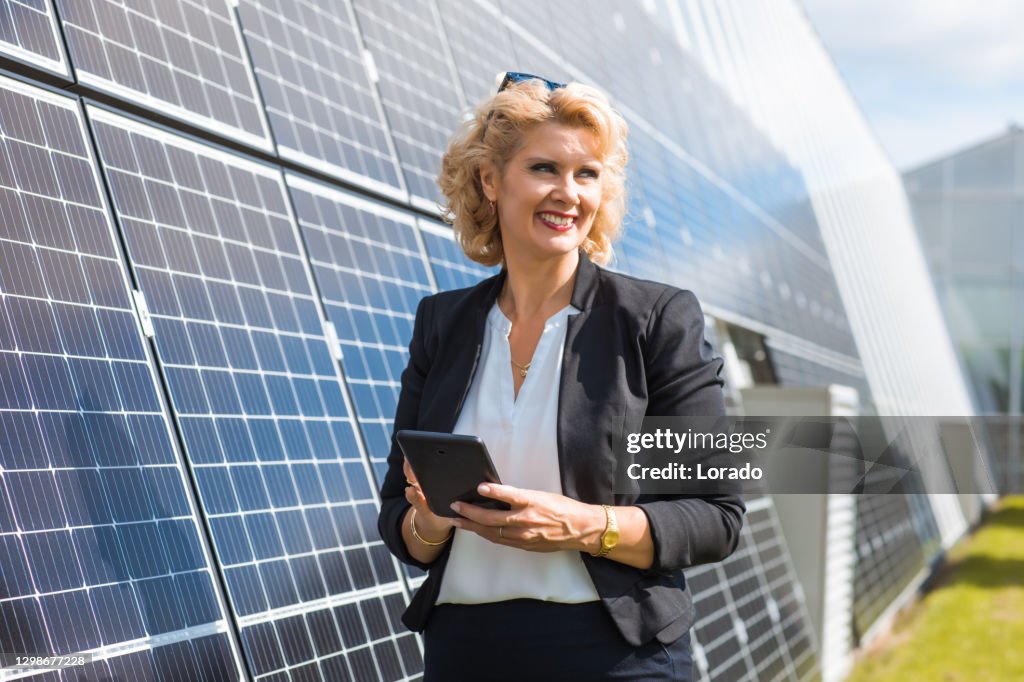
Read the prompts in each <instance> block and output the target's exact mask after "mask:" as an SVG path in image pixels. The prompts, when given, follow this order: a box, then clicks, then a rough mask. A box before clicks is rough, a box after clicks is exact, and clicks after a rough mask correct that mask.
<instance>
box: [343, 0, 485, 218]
mask: <svg viewBox="0 0 1024 682" xmlns="http://www.w3.org/2000/svg"><path fill="white" fill-rule="evenodd" d="M353 6H354V7H355V10H356V18H357V21H358V22H359V27H360V29H361V30H362V33H363V38H364V40H365V41H366V48H367V49H368V50H369V51H370V53H371V54H372V58H373V61H374V63H375V64H376V68H377V72H378V73H379V74H380V81H379V83H378V87H379V88H380V95H381V101H382V102H383V104H384V110H385V112H386V115H387V120H388V124H389V125H390V127H391V135H392V138H393V139H394V142H395V147H396V149H397V151H398V159H399V161H400V163H401V166H402V171H403V173H404V174H405V182H406V185H407V186H408V188H409V193H410V194H411V195H412V201H413V203H414V204H415V205H416V206H418V207H420V208H423V209H424V210H427V211H436V210H437V207H436V202H437V201H438V199H439V198H440V194H439V191H438V188H437V182H436V180H437V173H438V171H439V170H440V168H441V155H442V154H443V153H444V150H445V149H446V148H447V146H448V138H449V136H450V135H451V133H452V131H453V130H454V129H455V126H456V125H458V123H459V121H460V117H461V110H462V109H463V107H464V106H465V105H464V103H463V101H462V94H461V91H460V89H459V86H458V85H457V80H456V77H455V73H454V69H453V66H452V63H451V60H450V58H449V56H448V46H447V42H446V40H445V38H444V36H443V33H442V29H441V25H440V20H439V18H438V16H437V8H436V7H435V5H434V3H433V2H430V0H412V1H410V2H398V1H396V0H353Z"/></svg>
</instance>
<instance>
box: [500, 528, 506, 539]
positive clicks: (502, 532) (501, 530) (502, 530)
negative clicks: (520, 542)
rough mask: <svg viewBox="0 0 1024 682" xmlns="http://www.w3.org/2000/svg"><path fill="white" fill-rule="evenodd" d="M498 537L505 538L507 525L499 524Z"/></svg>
mask: <svg viewBox="0 0 1024 682" xmlns="http://www.w3.org/2000/svg"><path fill="white" fill-rule="evenodd" d="M498 537H499V538H501V539H502V540H504V539H505V526H498Z"/></svg>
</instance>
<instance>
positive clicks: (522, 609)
mask: <svg viewBox="0 0 1024 682" xmlns="http://www.w3.org/2000/svg"><path fill="white" fill-rule="evenodd" d="M423 637H424V649H425V651H424V677H423V680H424V682H492V681H493V682H499V681H500V682H544V681H546V680H551V681H552V682H556V681H557V682H603V681H605V680H630V681H631V682H639V681H643V682H669V681H671V682H692V680H693V658H692V656H691V651H690V633H689V631H687V632H686V634H684V635H683V636H682V637H680V638H679V639H678V640H677V641H675V642H672V643H670V644H662V643H661V642H659V641H657V640H652V641H650V642H648V643H647V644H644V645H643V646H640V647H634V646H633V645H631V644H630V643H629V642H627V641H626V640H624V639H623V638H622V635H621V634H620V633H619V631H618V629H617V628H616V626H615V622H614V621H613V620H612V618H611V616H609V615H608V613H607V611H606V610H605V608H604V606H603V605H602V604H601V602H598V601H593V602H585V603H582V604H563V603H560V602H549V601H540V600H537V599H513V600H510V601H499V602H490V603H486V604H438V605H435V606H434V607H433V609H432V610H431V612H430V618H429V620H428V621H427V626H426V629H425V630H424V633H423Z"/></svg>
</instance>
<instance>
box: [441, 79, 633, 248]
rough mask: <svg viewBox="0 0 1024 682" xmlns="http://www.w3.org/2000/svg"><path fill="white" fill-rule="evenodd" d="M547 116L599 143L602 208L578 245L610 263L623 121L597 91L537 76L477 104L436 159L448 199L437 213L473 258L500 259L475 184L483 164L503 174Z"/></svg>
mask: <svg viewBox="0 0 1024 682" xmlns="http://www.w3.org/2000/svg"><path fill="white" fill-rule="evenodd" d="M548 121H551V122H556V123H561V124H563V125H567V126H570V127H573V128H583V129H586V130H589V131H590V132H592V133H593V134H594V136H595V137H596V139H597V141H598V149H599V151H598V154H599V159H600V160H601V162H602V164H603V167H604V168H603V170H602V171H601V176H600V177H601V206H600V208H599V209H598V211H597V215H596V216H595V217H594V223H593V226H592V227H591V229H590V234H589V235H588V236H587V238H586V240H585V241H584V242H583V245H582V246H583V249H584V250H585V251H586V252H587V255H588V256H589V257H590V259H591V260H593V261H594V262H596V263H601V264H605V263H607V262H608V261H610V260H611V257H612V242H614V241H615V239H616V238H617V237H618V235H619V230H620V228H621V225H622V217H623V215H624V214H625V211H626V188H625V185H626V162H627V161H628V160H629V152H628V151H627V149H626V136H627V134H628V127H627V125H626V121H625V120H624V119H623V118H622V116H621V115H620V114H619V113H618V112H616V111H615V110H614V109H612V107H611V104H610V103H609V102H608V98H607V97H605V96H604V95H603V94H602V93H601V92H600V91H599V90H597V89H596V88H592V87H590V86H587V85H582V84H580V83H570V84H568V85H567V86H565V87H564V88H559V89H557V90H549V89H548V88H547V86H545V85H544V83H543V82H541V81H539V80H536V79H531V80H525V81H522V82H519V83H514V84H513V85H511V86H510V87H508V88H506V89H505V90H503V91H501V92H499V93H498V94H496V95H494V96H493V97H490V98H489V99H486V100H484V101H483V102H481V103H480V105H479V106H477V108H476V111H475V112H474V113H473V116H472V117H471V118H469V119H468V120H467V121H465V122H464V123H462V124H461V125H460V126H459V128H458V129H457V130H456V131H455V134H454V135H452V138H451V140H450V141H449V143H448V150H447V151H446V152H445V154H444V157H443V159H442V160H441V174H440V175H439V176H438V178H437V184H438V185H439V186H440V187H441V192H442V193H443V194H444V196H445V198H446V199H447V201H448V204H447V206H442V207H441V208H442V214H443V216H444V218H445V221H446V222H447V223H449V224H450V225H451V226H452V228H453V229H454V231H455V239H456V241H457V242H458V243H459V245H460V246H461V247H462V250H463V251H464V252H465V253H466V256H468V257H469V258H470V259H471V260H474V261H476V262H477V263H481V264H482V265H486V266H491V265H498V264H501V263H503V262H504V250H503V248H502V244H501V232H500V230H499V228H498V216H497V215H496V214H492V212H491V211H490V206H489V202H488V200H487V197H486V196H484V191H483V186H482V185H481V182H480V167H481V164H483V163H484V162H485V161H489V162H490V163H492V164H494V166H495V168H497V169H498V172H499V173H504V171H505V166H506V164H507V163H508V161H509V160H510V159H511V158H512V157H513V156H515V154H516V152H518V151H519V149H520V148H521V147H522V145H523V136H524V135H525V134H526V133H527V132H528V131H529V130H531V129H532V128H534V127H535V126H537V125H539V124H541V123H544V122H548Z"/></svg>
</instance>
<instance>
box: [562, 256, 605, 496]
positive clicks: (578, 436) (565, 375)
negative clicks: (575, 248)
mask: <svg viewBox="0 0 1024 682" xmlns="http://www.w3.org/2000/svg"><path fill="white" fill-rule="evenodd" d="M599 278H600V270H599V269H598V267H597V266H596V265H594V263H592V262H591V261H590V259H589V258H588V257H587V254H586V253H585V252H583V251H581V252H580V265H579V270H578V271H577V273H576V283H575V286H574V288H573V294H572V304H573V306H575V307H576V308H578V309H579V310H580V311H581V312H579V313H578V314H576V315H571V316H570V317H569V322H568V325H567V329H566V334H565V350H564V353H563V355H562V374H561V377H560V380H559V387H558V428H557V443H558V464H559V470H560V472H561V478H562V494H564V495H566V496H568V497H572V498H574V499H578V500H584V501H589V502H611V495H612V493H611V490H612V486H611V478H612V477H613V476H614V462H613V461H611V460H609V459H608V456H607V453H608V452H610V450H609V449H608V447H607V444H605V443H603V440H604V437H603V434H604V429H603V428H602V427H603V426H605V425H604V424H602V423H595V422H603V421H604V419H605V418H606V417H607V410H606V409H605V408H607V407H608V405H607V404H606V400H605V399H606V398H607V395H606V393H607V390H608V388H609V387H610V386H614V385H615V383H614V381H613V379H614V377H611V376H608V375H609V373H611V372H612V371H613V364H614V363H610V362H609V361H608V357H607V354H605V353H602V351H601V349H602V348H603V347H604V346H605V345H606V342H607V338H606V337H607V335H608V333H609V332H610V331H611V329H612V327H611V326H610V324H611V320H610V318H609V314H610V311H609V309H608V307H607V306H604V305H602V302H601V300H600V299H599V298H598V296H597V293H598V284H599Z"/></svg>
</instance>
